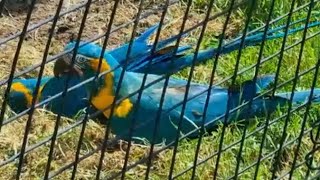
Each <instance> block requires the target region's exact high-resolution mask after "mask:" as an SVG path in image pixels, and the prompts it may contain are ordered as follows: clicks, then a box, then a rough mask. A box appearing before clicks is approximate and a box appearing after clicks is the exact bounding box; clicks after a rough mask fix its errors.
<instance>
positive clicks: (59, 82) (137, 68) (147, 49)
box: [9, 20, 319, 117]
mask: <svg viewBox="0 0 320 180" xmlns="http://www.w3.org/2000/svg"><path fill="white" fill-rule="evenodd" d="M300 21H302V20H300ZM292 24H294V23H292ZM318 24H319V22H313V23H309V27H315V26H317V25H318ZM157 28H158V25H155V26H152V27H151V28H149V29H147V30H146V31H145V32H144V33H142V34H141V36H139V37H138V38H136V39H135V40H134V41H133V45H132V50H131V53H130V57H129V60H131V61H132V63H130V64H129V65H128V66H127V70H128V71H133V72H148V73H149V74H166V73H174V72H176V71H179V70H181V69H183V68H184V67H187V66H190V65H191V62H192V60H193V56H194V54H193V53H190V54H186V53H185V52H186V51H187V50H188V49H190V46H181V47H179V48H178V50H177V54H174V55H173V54H172V53H173V50H174V46H169V44H170V43H172V42H174V41H175V40H176V39H177V36H173V37H171V38H168V39H165V40H163V41H160V42H159V43H158V46H157V50H156V51H155V53H154V54H152V55H151V49H152V45H149V44H148V42H147V40H148V39H149V37H150V36H151V35H152V34H153V33H154V31H155V30H156V29H157ZM282 29H284V26H281V27H278V28H274V29H271V30H269V32H268V36H267V37H266V40H270V39H275V38H280V37H283V35H284V34H283V33H282V32H281V30H282ZM302 29H303V27H300V28H295V29H290V30H289V34H293V33H295V32H298V31H300V30H302ZM262 40H263V33H262V32H257V33H255V34H253V35H250V36H247V37H246V39H245V46H253V45H256V44H258V43H259V42H261V41H262ZM74 45H75V42H70V43H68V44H67V45H66V47H65V49H66V50H69V49H72V48H73V47H74ZM128 47H129V44H124V45H122V46H120V47H118V48H116V49H114V50H112V51H106V52H105V54H104V57H105V56H106V55H108V54H110V55H112V56H113V57H115V59H116V60H117V61H118V62H119V63H120V64H121V65H123V64H124V63H125V61H126V53H127V51H128ZM238 48H240V40H237V41H234V42H233V43H230V44H227V45H224V46H223V47H222V50H221V53H222V54H223V53H229V52H231V51H234V50H236V49H238ZM101 51H102V48H101V47H100V46H99V45H96V44H94V43H89V44H86V42H81V43H80V48H79V49H78V54H82V55H85V56H88V57H92V58H98V57H99V56H100V54H101ZM216 51H217V49H215V48H209V49H207V50H203V51H200V52H199V54H198V56H197V58H196V61H197V62H203V61H205V60H207V59H210V58H212V57H213V56H214V55H215V54H216ZM149 60H151V64H149V65H150V66H149V69H148V68H147V64H148V61H149ZM55 67H56V68H58V69H59V68H60V69H63V67H60V66H59V65H58V64H56V66H55ZM147 70H148V71H147ZM54 71H56V70H54ZM48 79H50V84H49V85H47V88H45V89H44V90H43V91H42V93H41V94H42V95H41V96H40V100H45V99H47V98H49V97H51V96H54V95H55V94H57V93H60V92H62V91H63V89H64V86H65V79H63V78H60V79H57V78H55V77H50V78H48ZM15 81H16V82H21V83H22V84H24V83H25V82H26V81H25V80H19V79H16V80H15ZM28 81H29V80H28ZM45 82H47V81H44V83H45ZM79 82H80V81H79V79H77V78H75V77H73V79H72V80H71V84H72V85H76V84H77V83H79ZM28 83H29V84H28V85H27V84H26V85H25V87H27V91H23V92H33V91H34V89H33V88H34V87H35V83H36V81H35V80H32V79H30V81H29V82H28ZM30 83H33V85H32V86H30ZM53 87H54V88H53ZM69 87H70V86H69ZM31 94H32V93H31ZM22 95H23V96H24V97H22ZM27 97H28V93H25V94H23V93H20V94H16V93H15V90H12V91H11V93H10V96H9V105H10V107H11V108H12V109H13V110H14V111H15V112H21V111H23V110H25V109H26V108H27V107H29V105H28V103H27V101H22V100H20V99H21V98H24V99H28V98H27ZM73 97H79V99H81V100H79V101H76V102H73V104H74V107H72V108H71V106H66V107H68V108H64V109H61V107H57V105H59V104H61V103H62V101H61V100H62V98H57V99H54V100H52V101H51V102H49V103H48V104H47V108H48V109H49V110H52V111H53V112H54V113H61V114H63V115H65V116H69V117H72V116H73V115H75V114H77V112H78V111H79V110H81V109H83V108H85V107H86V103H84V102H85V100H84V99H86V97H87V94H86V91H85V89H84V88H82V89H81V87H80V88H78V89H76V90H74V91H72V92H69V93H68V95H67V96H65V97H64V98H63V99H65V102H67V104H68V103H69V102H70V101H73V99H74V98H73ZM58 109H59V110H58Z"/></svg>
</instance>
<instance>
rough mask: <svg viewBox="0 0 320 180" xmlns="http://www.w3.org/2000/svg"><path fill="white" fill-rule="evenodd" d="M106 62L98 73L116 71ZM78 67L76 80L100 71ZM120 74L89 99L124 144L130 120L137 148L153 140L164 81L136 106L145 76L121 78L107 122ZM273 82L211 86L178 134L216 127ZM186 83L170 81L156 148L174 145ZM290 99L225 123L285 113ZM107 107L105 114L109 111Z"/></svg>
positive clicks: (279, 98) (243, 111)
mask: <svg viewBox="0 0 320 180" xmlns="http://www.w3.org/2000/svg"><path fill="white" fill-rule="evenodd" d="M71 57H72V55H71V54H67V55H66V56H65V57H62V58H60V59H58V60H57V62H56V63H61V62H63V63H66V64H69V63H70V61H71ZM104 57H105V58H106V59H105V60H103V61H102V65H101V71H100V72H105V71H110V70H113V69H115V67H117V66H119V63H118V61H117V60H116V59H115V58H113V57H112V56H111V55H110V54H106V55H105V56H104ZM75 60H76V62H75V64H76V65H75V66H74V67H73V69H75V72H79V74H78V76H79V77H80V78H81V79H82V80H86V79H88V78H91V77H93V76H94V75H95V74H96V73H97V70H98V64H99V58H91V57H86V56H83V55H79V54H78V55H77V56H76V59H75ZM64 67H65V68H63V69H59V71H58V72H56V73H57V75H58V77H59V78H63V77H64V76H65V75H66V74H65V72H68V71H69V69H68V68H67V66H64ZM121 72H122V69H121V68H117V69H115V70H114V71H113V72H111V73H107V74H105V75H104V76H102V77H101V78H99V79H98V81H95V82H90V83H88V84H86V85H85V86H86V90H87V92H88V94H90V95H92V100H91V102H90V103H91V104H92V105H93V106H94V107H95V108H96V109H98V110H101V111H102V112H103V114H104V116H105V117H106V118H107V119H108V120H110V121H111V122H110V124H111V129H112V131H113V133H114V134H116V135H117V136H119V137H120V138H122V139H125V140H128V139H129V135H128V131H129V129H130V127H131V125H133V124H132V123H133V118H135V119H136V121H135V124H134V126H133V127H134V131H133V137H134V139H136V140H137V141H138V142H139V140H141V139H144V140H148V141H151V140H152V138H153V133H154V128H153V127H155V125H156V115H157V111H158V108H159V104H160V97H161V93H162V90H163V88H164V80H162V81H160V82H157V83H155V84H153V85H151V86H150V87H148V88H146V89H144V91H143V93H142V96H141V100H140V103H137V98H138V95H137V93H136V94H135V95H133V96H131V97H129V95H131V94H133V93H134V92H136V91H137V90H139V89H140V86H141V83H142V79H143V75H144V74H142V73H135V72H127V71H125V74H124V78H123V81H122V84H121V88H120V90H119V97H118V98H119V99H122V101H121V102H120V103H119V104H118V105H117V106H116V107H115V109H114V113H113V116H112V117H110V115H111V114H110V113H111V112H110V106H111V104H112V103H113V101H114V98H115V89H116V87H117V86H118V84H119V79H120V74H121ZM158 78H160V76H158V75H152V74H149V75H148V76H147V81H146V84H149V83H151V82H153V81H154V80H156V79H158ZM272 81H273V76H264V77H260V78H259V79H258V80H257V83H256V84H254V82H253V81H246V82H244V83H243V84H242V86H241V88H235V89H227V88H223V87H219V86H214V87H212V89H211V96H210V99H209V104H208V111H207V115H206V117H203V114H202V113H203V110H204V104H205V101H206V98H207V95H206V93H204V94H202V95H200V96H197V97H196V98H194V99H192V100H190V101H188V102H187V104H186V109H185V113H184V116H183V118H182V124H181V133H182V134H186V133H188V132H190V131H193V130H194V129H195V128H198V127H199V126H201V123H202V118H204V119H205V124H207V125H206V130H207V131H210V130H211V129H212V128H213V127H214V126H215V125H217V124H218V123H219V122H221V121H222V120H223V118H222V116H223V115H224V114H225V113H226V111H227V102H228V100H229V101H230V109H233V108H235V107H237V106H239V105H241V104H243V103H244V102H246V101H249V100H250V99H253V98H254V97H256V96H257V94H258V93H259V92H260V91H261V89H265V88H266V87H267V86H268V85H269V84H270V83H271V82H272ZM186 85H187V81H185V80H181V79H177V78H171V79H170V80H169V83H168V86H167V89H166V94H165V99H164V103H163V107H162V113H161V116H160V119H159V122H158V124H157V133H156V137H155V143H161V142H165V143H170V142H172V141H174V140H175V139H176V136H177V126H178V124H179V120H180V116H181V111H182V106H181V105H180V106H177V107H173V106H174V105H175V104H177V103H179V102H182V101H183V99H184V94H185V92H186ZM206 89H208V85H205V84H198V83H191V86H190V89H189V96H188V97H193V96H194V95H197V94H198V93H200V92H203V91H204V90H206ZM309 95H310V91H309V90H308V91H299V92H295V94H294V98H293V105H296V104H299V103H301V102H303V101H305V100H306V99H307V98H308V96H309ZM289 97H290V93H279V94H276V95H275V96H274V97H267V96H265V97H261V98H258V99H256V100H254V101H252V106H251V108H250V107H249V106H248V105H247V106H244V107H242V108H240V109H239V110H237V111H236V112H234V113H231V114H230V115H229V118H228V123H231V122H232V121H234V120H238V119H243V118H252V117H259V116H264V115H266V114H269V113H272V112H274V111H275V110H276V109H277V107H279V106H280V107H284V106H285V105H286V104H287V103H288V102H289ZM312 100H313V102H320V89H315V90H314V97H313V99H312ZM108 107H109V108H108ZM197 135H199V131H196V132H195V133H193V134H191V135H190V136H189V137H191V138H192V137H195V136H197Z"/></svg>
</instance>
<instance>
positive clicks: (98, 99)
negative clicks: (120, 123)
mask: <svg viewBox="0 0 320 180" xmlns="http://www.w3.org/2000/svg"><path fill="white" fill-rule="evenodd" d="M98 65H99V59H94V60H91V61H90V66H91V67H92V69H93V70H95V71H98ZM110 69H111V68H110V66H109V65H108V64H107V63H106V61H105V60H102V64H101V70H100V72H104V71H108V70H110ZM103 78H104V86H103V87H101V88H100V89H99V91H98V93H97V95H95V96H94V97H93V98H92V100H91V103H92V105H94V107H95V108H97V109H99V110H104V109H106V110H104V111H103V114H104V115H105V116H106V117H107V118H110V113H111V105H112V103H113V101H114V98H115V97H114V94H113V86H114V82H113V73H112V72H111V73H107V74H106V75H105V76H104V77H103ZM108 107H109V108H108ZM132 107H133V104H132V103H131V102H130V100H129V99H125V100H123V101H122V102H121V103H120V104H119V105H118V106H117V107H116V108H115V109H114V113H113V114H114V115H115V116H118V117H126V116H127V115H128V114H129V112H130V111H131V109H132Z"/></svg>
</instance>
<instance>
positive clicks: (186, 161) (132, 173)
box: [0, 0, 320, 180]
mask: <svg viewBox="0 0 320 180" xmlns="http://www.w3.org/2000/svg"><path fill="white" fill-rule="evenodd" d="M301 2H302V3H305V2H308V1H307V0H305V1H301ZM229 4H230V0H229V1H223V0H218V1H217V4H216V5H215V7H214V8H213V10H212V12H217V11H220V10H222V9H224V8H226V7H227V6H228V5H229ZM318 6H319V5H317V6H315V7H314V11H313V13H318V12H319V7H318ZM181 7H182V8H185V7H184V5H183V3H182V4H181ZM206 7H207V0H196V1H195V2H194V4H193V6H192V13H193V14H192V15H193V16H194V17H195V18H198V19H201V18H203V16H204V10H203V9H205V8H206ZM289 8H290V4H289V2H288V1H280V0H277V1H276V6H275V9H274V13H273V18H275V17H278V16H280V15H282V14H284V13H287V12H288V10H289ZM256 9H259V10H258V11H255V13H254V17H253V18H252V22H251V24H250V26H249V29H254V28H256V27H260V26H261V25H263V22H265V20H266V19H267V12H269V9H270V0H261V1H259V3H258V4H257V7H256ZM176 11H177V9H175V11H174V10H173V11H172V12H170V11H169V14H170V17H169V20H175V19H176V15H175V13H177V12H176ZM247 13H248V9H247V7H242V8H240V9H237V10H235V11H234V12H233V14H232V16H231V20H230V23H229V25H228V28H227V36H228V40H230V39H232V38H234V37H236V36H238V35H239V34H241V33H242V30H243V28H244V21H245V19H246V16H247ZM306 13H307V10H306V9H303V10H301V11H299V12H296V13H295V14H294V15H293V20H297V19H299V18H302V17H306ZM177 16H178V15H177ZM179 17H181V12H180V14H179ZM200 17H201V18H200ZM316 18H317V17H315V16H313V17H312V19H313V20H314V19H316ZM154 19H156V18H154ZM154 19H152V20H154ZM224 20H225V17H221V18H219V19H217V20H216V21H215V23H216V25H217V27H218V26H219V27H221V25H222V24H223V21H224ZM285 22H286V18H284V20H282V21H280V22H278V23H277V24H276V26H277V25H283V24H284V23H285ZM178 27H179V26H178ZM177 29H178V28H177ZM177 29H176V30H177ZM221 29H222V28H221ZM221 29H220V30H219V28H218V30H217V29H215V27H211V26H208V31H206V34H205V37H204V40H203V42H202V44H201V48H207V47H216V46H217V42H218V40H217V39H216V36H217V35H219V34H221ZM319 30H320V28H313V29H310V30H308V35H310V34H312V33H313V32H318V31H319ZM197 32H198V34H199V31H197ZM168 34H170V31H168ZM198 34H197V33H194V34H191V35H190V36H188V37H187V38H186V39H187V40H186V41H187V42H188V43H192V44H195V43H196V42H197V40H198V37H197V35H198ZM127 36H128V35H127V34H126V37H127ZM301 38H302V32H300V33H296V34H295V35H293V36H290V37H289V38H288V40H287V43H286V46H289V45H291V44H293V43H294V42H296V41H298V40H301ZM282 40H283V39H277V40H272V41H268V42H267V43H266V44H265V47H264V50H263V57H268V56H270V55H272V54H274V53H276V52H277V51H279V50H280V48H281V44H282ZM318 41H319V36H316V37H314V38H312V39H310V40H308V41H307V42H306V43H305V46H304V51H303V53H302V59H301V65H300V68H299V71H300V72H303V71H304V70H307V69H308V68H310V67H312V66H314V65H315V63H316V62H317V60H318V58H319V56H318V53H319V50H318V48H319V47H318ZM259 50H260V48H259V46H256V47H248V48H245V49H243V50H242V52H241V57H240V60H239V61H240V64H239V70H241V69H243V68H246V67H248V66H251V65H253V64H255V63H256V62H257V58H258V54H259ZM299 50H300V45H298V46H296V47H294V48H292V49H290V50H287V51H285V52H284V55H283V61H282V63H281V68H280V74H279V81H280V83H281V82H284V81H286V80H288V79H290V78H292V77H294V74H295V69H296V66H297V62H298V57H299ZM237 56H238V51H235V52H232V53H229V54H226V55H222V56H220V57H219V61H218V68H217V70H216V72H215V79H214V80H215V82H216V83H217V82H220V81H221V80H223V79H224V78H226V77H229V76H231V75H232V74H233V73H234V67H235V64H236V62H237ZM278 61H279V56H276V57H274V58H272V59H271V60H269V61H268V62H266V63H264V64H262V65H261V66H260V67H259V75H263V74H270V73H274V72H276V69H277V63H278ZM29 63H30V62H29ZM212 67H213V59H212V60H209V61H207V62H206V63H203V64H201V65H199V66H197V67H196V68H195V71H194V76H193V79H192V80H193V81H194V82H202V83H208V82H209V80H210V76H211V69H212ZM189 70H190V68H186V69H184V70H182V71H180V72H179V73H177V74H175V76H176V77H179V78H185V79H186V78H187V77H188V74H189ZM254 72H255V69H254V68H253V69H251V70H249V71H247V72H245V73H243V74H241V75H239V76H238V77H237V79H236V83H237V84H239V83H241V82H243V81H244V80H247V79H252V78H253V76H254ZM313 76H314V71H311V72H309V73H307V74H306V75H304V76H302V77H301V78H299V81H298V84H297V88H296V89H308V88H310V86H311V84H312V80H313ZM230 83H231V81H228V82H225V83H223V84H222V85H224V86H227V85H229V84H230ZM319 86H320V85H319V80H318V78H317V87H319ZM291 89H292V83H289V84H288V85H286V86H284V87H282V88H279V89H278V90H277V92H283V91H291ZM319 110H320V108H319V107H318V106H312V108H311V110H310V112H309V114H308V116H307V125H306V128H305V130H306V129H309V128H311V127H312V123H313V122H315V121H316V118H317V114H318V112H319ZM286 113H287V112H286V111H280V110H279V111H278V112H276V113H274V114H272V115H271V117H270V119H271V120H273V119H275V118H277V117H279V116H281V115H285V114H286ZM304 114H305V109H304V108H303V109H302V110H300V111H297V112H295V113H293V114H291V115H290V119H289V124H288V127H287V134H286V138H285V144H286V145H285V147H284V148H283V151H282V152H281V156H280V157H281V159H280V165H279V166H278V170H277V175H281V174H283V173H286V172H288V171H289V170H290V169H291V166H292V161H293V156H294V153H295V150H296V148H297V144H298V142H297V141H294V140H295V139H297V137H298V136H299V134H300V131H301V124H302V121H303V117H304ZM9 115H10V114H8V116H9ZM26 119H27V117H23V118H21V119H20V120H18V121H15V122H14V123H12V124H10V125H8V126H5V127H4V129H3V130H2V132H1V134H0V142H1V143H0V160H1V161H2V160H5V159H8V158H10V157H11V156H12V155H14V154H16V153H17V152H19V149H20V146H21V140H22V137H23V132H24V126H25V122H26ZM54 119H55V116H54V115H52V114H50V113H48V112H43V111H42V110H39V111H37V112H36V116H35V117H34V120H33V126H32V127H33V128H32V130H31V132H30V136H29V137H30V138H29V144H34V143H36V142H39V141H41V140H43V139H44V138H46V137H48V136H50V135H51V134H52V132H53V127H54V123H55V120H54ZM248 121H249V126H248V129H247V135H248V134H251V135H250V136H249V137H247V138H246V139H245V141H244V146H243V151H242V154H241V159H237V156H238V153H239V147H240V144H239V143H238V144H237V145H233V146H231V147H230V148H228V149H226V150H224V151H223V152H222V154H221V158H220V161H219V167H218V179H227V178H229V177H232V176H233V175H234V173H235V168H236V165H237V164H238V163H240V171H242V170H243V169H245V168H246V167H248V166H250V165H252V164H253V163H255V162H256V161H257V159H258V155H259V150H260V145H261V141H262V138H263V130H261V131H258V132H255V131H256V129H257V128H261V127H264V125H265V122H266V119H265V118H260V119H249V120H248ZM72 123H73V121H72V120H69V119H65V118H64V119H63V120H62V123H61V125H60V128H63V127H67V126H68V125H70V124H72ZM284 123H285V118H283V119H280V120H279V121H276V122H274V123H273V124H272V125H270V126H269V127H268V129H267V133H266V139H265V142H264V144H263V152H262V155H263V157H264V156H267V155H270V154H271V155H270V156H269V157H268V158H265V159H264V160H262V161H261V164H260V166H259V171H258V179H269V178H271V170H273V168H274V167H275V166H274V164H273V163H274V159H273V158H274V155H275V153H274V151H275V150H276V149H277V148H278V146H279V143H280V140H281V136H282V132H283V126H284ZM243 131H244V123H243V121H242V122H237V123H234V124H232V125H230V126H228V127H227V128H226V132H225V134H222V126H219V127H218V128H217V131H215V132H213V133H212V134H211V135H207V136H205V137H203V139H202V143H201V148H200V152H199V156H198V162H199V161H202V160H205V159H206V158H208V157H210V156H211V155H212V154H214V153H215V152H217V150H218V148H219V145H220V139H221V136H222V135H223V140H224V143H223V149H224V148H225V147H228V146H229V145H231V144H233V143H235V142H237V141H239V140H241V138H242V136H243ZM253 132H255V133H253ZM103 133H104V127H102V126H101V125H98V124H96V123H95V122H93V121H90V122H89V123H88V126H87V129H86V132H85V136H84V142H83V144H82V148H81V155H83V154H86V153H88V152H90V151H92V150H93V149H94V148H96V147H98V146H100V145H101V144H102V142H103V136H104V135H103ZM79 134H80V127H77V128H75V129H73V130H71V131H69V132H68V133H65V134H64V135H62V136H60V137H59V138H58V140H57V143H56V145H55V151H54V159H53V162H52V164H51V170H52V171H56V170H58V169H59V168H60V167H61V166H63V165H64V164H66V163H71V162H73V161H74V155H75V150H76V148H77V143H78V137H79ZM292 141H293V142H292ZM290 142H291V143H290ZM197 143H198V141H197V139H195V140H182V141H181V142H180V143H179V147H178V153H177V156H176V161H175V163H174V174H178V173H179V172H181V171H183V170H185V169H186V168H189V167H191V166H193V162H194V157H195V149H196V147H197ZM287 143H289V144H287ZM312 146H313V143H312V142H311V140H310V137H309V134H308V133H307V134H305V135H304V136H303V138H302V142H301V147H300V150H299V153H298V161H297V162H298V163H299V162H301V161H303V160H304V157H305V155H306V154H307V153H308V152H309V151H310V150H311V148H312ZM49 148H50V143H46V144H45V145H44V146H42V147H41V148H39V149H36V150H34V151H33V152H31V153H29V154H28V155H27V156H26V158H25V159H26V162H25V169H24V172H23V175H22V177H23V178H24V179H41V178H42V177H43V175H44V171H45V167H46V163H47V155H48V152H49ZM126 148H127V147H126V143H125V142H124V143H123V144H122V145H120V147H115V149H110V150H108V151H107V152H106V153H105V155H106V156H105V160H104V164H103V169H102V174H101V175H102V177H107V176H109V175H110V174H111V173H114V172H118V171H120V170H121V168H122V166H123V161H124V160H123V159H124V157H125V150H126ZM148 151H149V147H146V146H140V145H134V146H133V147H132V148H131V151H130V156H129V164H132V163H133V162H135V161H137V160H139V159H141V158H143V157H145V156H146V155H148ZM172 154H173V151H172V149H168V150H165V151H164V152H162V153H160V154H159V155H157V156H156V157H155V158H154V160H153V166H152V170H151V174H150V179H159V180H160V179H166V178H167V176H168V172H169V169H170V166H171V159H172ZM99 156H100V153H96V154H94V155H93V156H91V157H90V158H87V159H85V160H84V161H82V162H80V163H79V165H78V173H77V179H93V178H94V177H95V173H96V170H97V165H98V160H99ZM216 157H217V156H213V158H211V159H209V160H208V161H205V162H204V163H202V164H201V165H199V166H198V167H197V169H196V174H195V177H196V179H211V178H212V176H213V172H214V170H215V169H216V168H217V167H216V160H217V159H216ZM315 161H317V162H319V161H320V156H319V155H316V156H315ZM16 166H17V161H15V162H13V163H10V164H8V165H6V166H4V167H2V168H0V174H1V175H2V176H3V178H6V179H12V178H14V176H15V172H16V169H17V168H16ZM146 168H147V167H146V164H141V165H139V166H137V167H136V168H133V169H132V170H129V171H128V172H127V173H126V179H142V178H144V174H145V171H146ZM255 170H256V166H253V167H252V168H249V169H247V170H246V171H244V172H243V173H242V174H241V175H240V179H252V178H253V176H254V173H255ZM71 172H72V168H70V169H68V170H66V171H65V172H63V173H62V174H61V175H59V176H57V177H56V178H55V179H67V178H69V177H70V175H71ZM306 172H307V166H306V165H305V164H303V165H302V166H300V167H298V168H296V169H295V171H294V173H293V177H294V179H302V178H304V177H305V173H306ZM191 173H192V169H191V170H190V171H188V172H187V173H186V174H184V175H182V176H181V177H179V178H178V179H189V178H190V175H191ZM311 173H312V174H314V173H315V172H313V171H312V172H311Z"/></svg>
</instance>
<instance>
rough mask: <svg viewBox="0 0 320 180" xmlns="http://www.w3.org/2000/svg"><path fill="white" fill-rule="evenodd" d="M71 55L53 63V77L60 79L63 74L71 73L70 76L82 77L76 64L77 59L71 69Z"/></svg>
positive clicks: (81, 72) (80, 70)
mask: <svg viewBox="0 0 320 180" xmlns="http://www.w3.org/2000/svg"><path fill="white" fill-rule="evenodd" d="M71 60H72V55H71V56H69V55H67V54H66V55H63V56H61V57H60V58H59V59H58V60H57V61H56V62H55V63H54V67H53V73H54V76H55V77H60V76H62V75H64V74H67V73H71V74H72V75H77V76H82V75H83V71H82V69H81V68H80V66H79V65H78V63H77V59H76V60H75V63H74V65H73V67H71Z"/></svg>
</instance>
